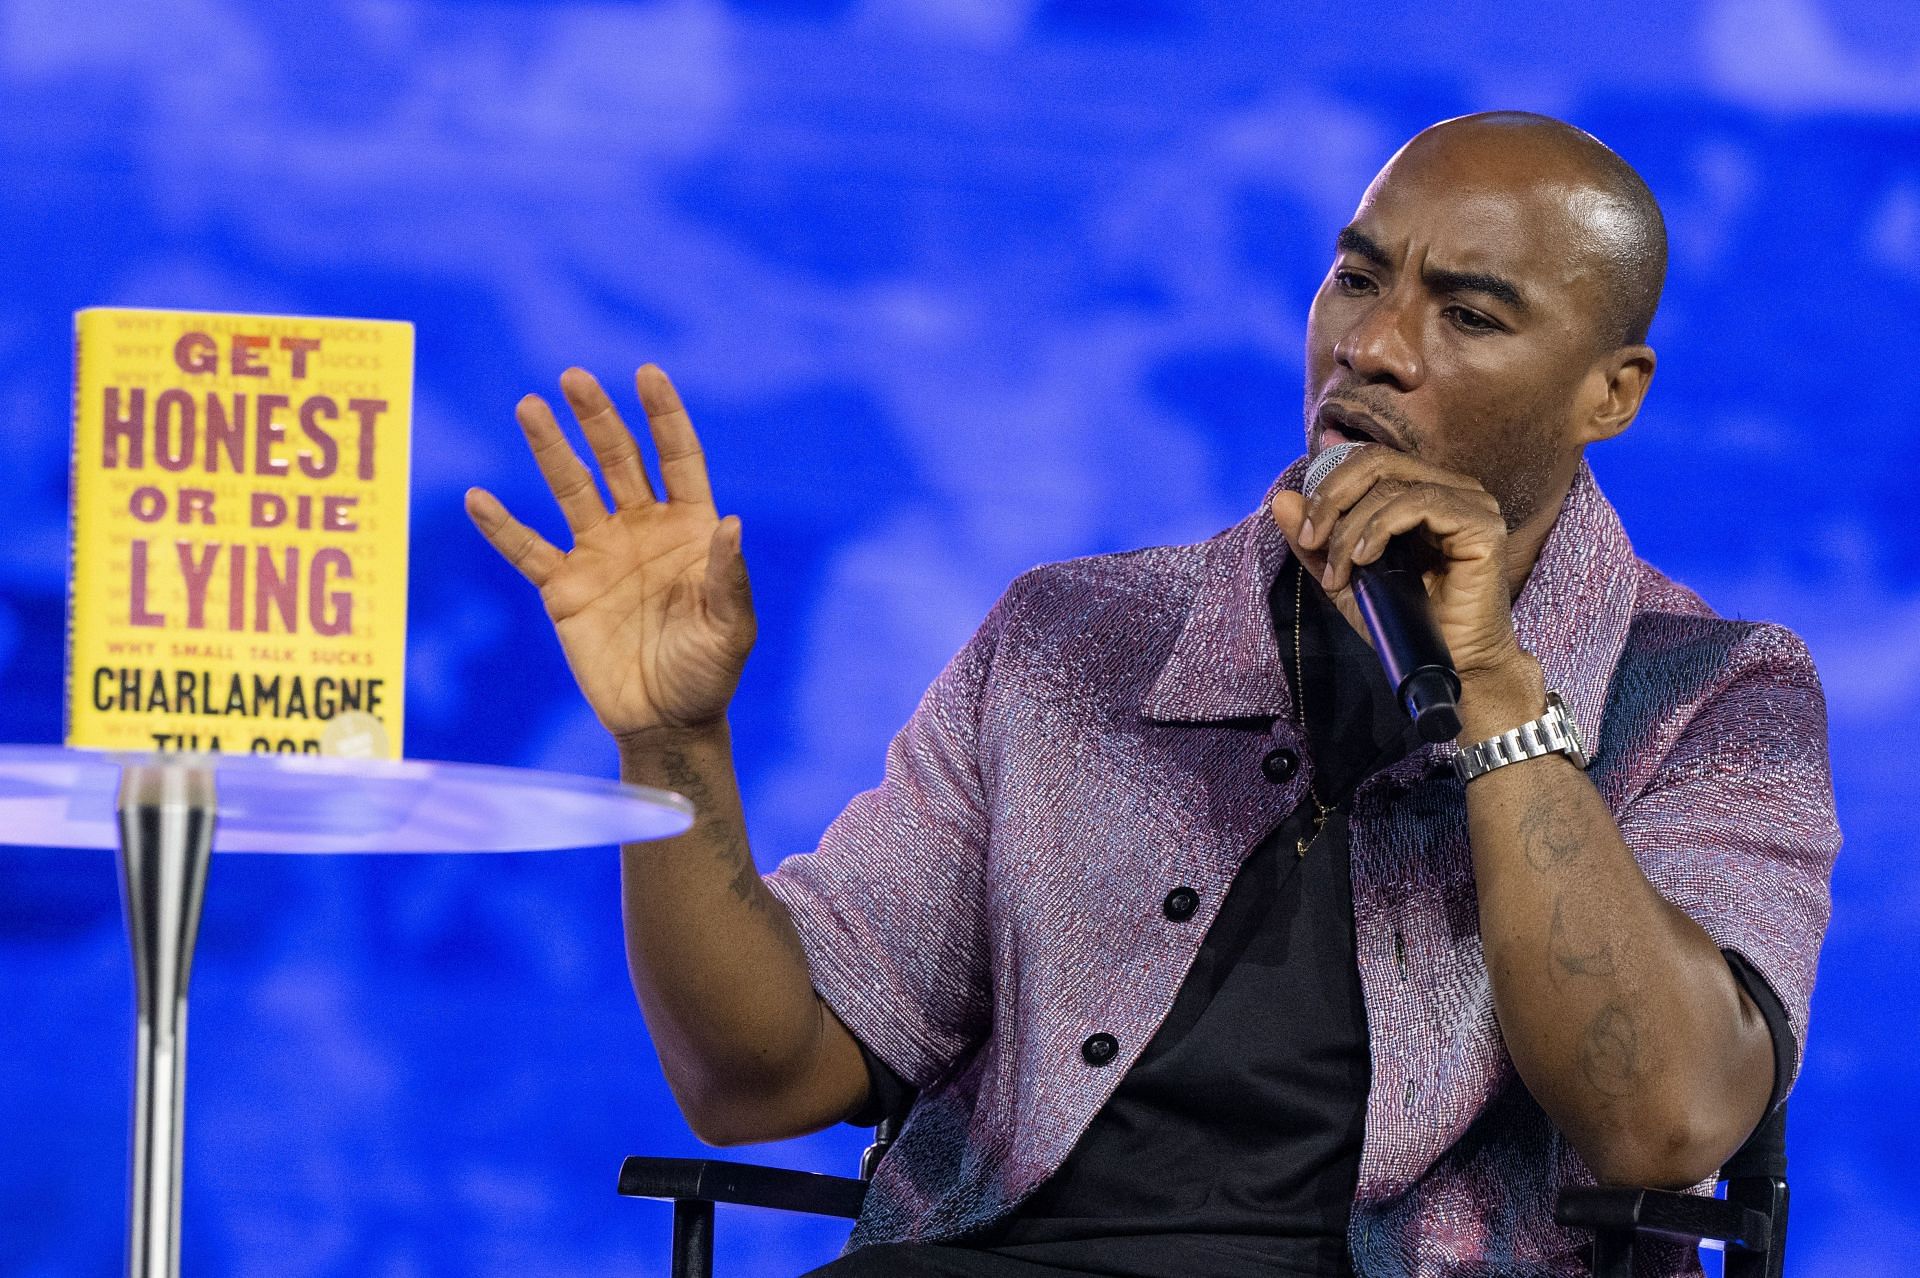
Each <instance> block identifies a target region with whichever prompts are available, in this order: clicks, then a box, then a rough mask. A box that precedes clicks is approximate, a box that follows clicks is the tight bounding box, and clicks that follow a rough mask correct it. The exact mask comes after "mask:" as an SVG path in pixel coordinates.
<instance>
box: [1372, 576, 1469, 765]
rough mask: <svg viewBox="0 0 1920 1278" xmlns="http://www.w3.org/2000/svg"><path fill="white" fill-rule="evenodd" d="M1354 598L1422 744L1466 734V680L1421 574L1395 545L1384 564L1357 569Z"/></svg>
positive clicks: (1448, 739) (1396, 692) (1395, 690)
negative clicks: (1456, 666) (1463, 700)
mask: <svg viewBox="0 0 1920 1278" xmlns="http://www.w3.org/2000/svg"><path fill="white" fill-rule="evenodd" d="M1353 595H1354V598H1355V600H1357V601H1358V603H1359V605H1360V616H1361V618H1362V619H1363V620H1364V621H1365V622H1366V623H1367V633H1368V634H1369V635H1371V636H1372V637H1373V649H1374V651H1375V652H1377V653H1379V654H1380V664H1381V666H1383V667H1384V668H1385V669H1386V672H1387V680H1388V682H1390V683H1391V684H1393V690H1394V694H1395V695H1396V696H1398V697H1399V698H1400V704H1401V705H1402V706H1404V707H1406V711H1407V716H1408V717H1409V718H1410V719H1412V720H1413V726H1414V730H1415V731H1416V732H1418V733H1419V735H1420V739H1421V740H1422V741H1451V740H1452V739H1453V738H1455V737H1457V736H1459V735H1460V711H1459V708H1458V702H1459V700H1460V676H1459V675H1457V674H1455V673H1454V670H1453V655H1452V654H1451V653H1449V652H1448V651H1447V643H1446V640H1444V639H1442V638H1441V637H1440V631H1439V628H1438V627H1436V626H1435V625H1434V624H1433V609H1432V607H1431V606H1430V605H1429V604H1428V602H1427V588H1426V584H1425V582H1424V581H1422V579H1421V574H1420V573H1418V572H1416V571H1414V570H1413V569H1412V568H1411V567H1409V566H1408V565H1407V562H1406V559H1405V557H1404V555H1403V554H1402V553H1401V552H1400V548H1399V547H1398V546H1396V545H1393V544H1392V543H1389V544H1388V546H1387V549H1386V553H1385V554H1383V555H1381V556H1380V558H1379V560H1378V561H1376V562H1374V563H1371V564H1367V565H1364V566H1362V567H1360V568H1357V569H1355V570H1354V574H1353Z"/></svg>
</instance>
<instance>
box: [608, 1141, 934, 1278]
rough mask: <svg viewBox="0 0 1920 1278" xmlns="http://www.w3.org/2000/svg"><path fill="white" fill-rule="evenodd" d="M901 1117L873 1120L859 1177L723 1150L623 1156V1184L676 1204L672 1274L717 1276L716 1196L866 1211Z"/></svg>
mask: <svg viewBox="0 0 1920 1278" xmlns="http://www.w3.org/2000/svg"><path fill="white" fill-rule="evenodd" d="M900 1122H901V1120H900V1119H898V1118H883V1119H881V1120H880V1124H879V1126H877V1127H875V1128H874V1131H873V1144H871V1145H869V1146H867V1152H866V1153H864V1154H862V1155H861V1156H860V1178H859V1179H858V1180H855V1179H853V1178H852V1177H849V1176H823V1175H821V1174H820V1173H818V1172H802V1171H789V1170H786V1169H784V1168H779V1167H756V1166H754V1165H753V1164H751V1163H732V1162H727V1161H726V1160H724V1159H719V1158H647V1157H642V1156H639V1155H636V1156H634V1157H632V1158H629V1159H627V1160H626V1161H624V1162H622V1163H621V1164H620V1192H621V1193H622V1194H624V1195H626V1196H627V1197H628V1198H653V1199H659V1200H662V1201H668V1202H671V1203H672V1204H673V1268H672V1269H671V1270H670V1271H669V1272H670V1273H671V1274H672V1278H713V1208H714V1204H715V1203H733V1204H736V1205H738V1206H742V1207H773V1208H777V1209H779V1210H781V1211H800V1212H806V1213H807V1214H808V1215H810V1216H842V1217H845V1218H846V1219H848V1220H852V1219H853V1218H854V1217H856V1216H858V1215H859V1214H860V1204H861V1203H862V1202H863V1201H865V1199H866V1196H867V1181H869V1180H870V1179H872V1178H873V1169H874V1168H875V1167H877V1166H879V1165H880V1159H881V1158H882V1157H883V1156H884V1155H885V1154H886V1152H887V1147H888V1146H889V1145H891V1144H893V1138H894V1137H895V1136H897V1135H899V1134H900Z"/></svg>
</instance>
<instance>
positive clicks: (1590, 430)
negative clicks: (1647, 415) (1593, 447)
mask: <svg viewBox="0 0 1920 1278" xmlns="http://www.w3.org/2000/svg"><path fill="white" fill-rule="evenodd" d="M1654 362H1655V361H1654V354H1653V347H1651V346H1648V345H1645V344H1644V343H1641V344H1637V345H1633V346H1621V347H1617V348H1615V349H1614V350H1612V351H1610V352H1608V354H1607V355H1606V357H1605V358H1604V359H1601V360H1600V361H1598V362H1597V363H1595V364H1594V366H1593V368H1592V369H1591V370H1589V371H1588V373H1587V381H1586V385H1584V386H1582V387H1581V391H1582V394H1581V401H1582V402H1581V409H1582V412H1581V413H1580V420H1579V422H1578V423H1576V426H1577V429H1578V430H1579V435H1580V438H1579V442H1580V443H1582V444H1593V443H1598V442H1599V441H1600V440H1603V439H1612V438H1613V437H1614V436H1615V435H1618V434H1619V433H1620V432H1621V431H1623V430H1625V429H1626V428H1627V427H1628V426H1630V425H1632V424H1633V419H1634V417H1635V415H1636V414H1638V413H1639V411H1640V403H1641V401H1642V400H1644V399H1645V398H1646V397H1647V386H1648V385H1649V384H1650V383H1651V382H1652V381H1653V366H1654Z"/></svg>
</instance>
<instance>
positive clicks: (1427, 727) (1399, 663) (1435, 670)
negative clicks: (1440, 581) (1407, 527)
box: [1300, 444, 1460, 741]
mask: <svg viewBox="0 0 1920 1278" xmlns="http://www.w3.org/2000/svg"><path fill="white" fill-rule="evenodd" d="M1359 447H1361V445H1359V444H1335V445H1334V446H1333V447H1331V448H1329V449H1326V450H1325V451H1324V452H1322V453H1321V454H1320V455H1319V456H1318V457H1316V458H1314V459H1313V464H1312V465H1310V466H1308V467H1307V474H1306V479H1305V481H1304V482H1303V483H1302V484H1301V486H1300V491H1301V493H1302V494H1304V495H1305V496H1308V497H1311V496H1313V494H1314V491H1315V490H1316V489H1318V488H1319V487H1320V485H1321V484H1322V483H1323V482H1324V481H1325V480H1326V478H1327V476H1328V475H1330V474H1332V473H1333V470H1334V467H1336V466H1338V465H1339V464H1340V463H1341V462H1343V461H1345V460H1346V459H1347V457H1348V456H1349V455H1350V454H1351V453H1352V452H1353V450H1354V449H1356V448H1359ZM1401 543H1402V538H1400V537H1395V538H1394V539H1393V540H1392V541H1390V542H1388V543H1387V548H1386V550H1384V551H1383V552H1382V553H1381V555H1380V558H1379V559H1377V560H1375V561H1374V562H1373V563H1370V564H1356V565H1355V566H1354V569H1353V597H1354V599H1355V600H1356V601H1357V602H1358V603H1359V605H1360V616H1361V619H1362V620H1364V621H1365V622H1366V624H1367V634H1368V635H1369V636H1371V637H1372V639H1373V650H1374V651H1375V652H1376V653H1378V654H1379V656H1380V664H1381V666H1382V667H1384V668H1385V670H1386V672H1387V680H1388V682H1390V683H1392V684H1393V690H1394V693H1395V695H1397V696H1398V697H1399V698H1400V704H1401V705H1402V706H1404V707H1406V711H1407V717H1408V718H1410V719H1412V720H1413V727H1414V731H1416V732H1418V733H1419V734H1420V739H1421V740H1422V741H1451V740H1452V739H1453V738H1455V737H1457V736H1459V735H1460V711H1459V708H1458V704H1457V703H1458V702H1459V700H1460V676H1459V675H1458V674H1456V673H1454V669H1453V655H1452V654H1451V653H1449V652H1448V651H1447V644H1446V640H1444V639H1442V638H1441V637H1440V631H1439V629H1438V628H1436V627H1435V626H1434V624H1433V610H1432V608H1430V607H1429V606H1428V604H1427V587H1426V583H1425V582H1424V581H1422V580H1421V574H1420V571H1419V570H1418V569H1417V568H1415V567H1414V560H1413V558H1412V556H1411V555H1410V554H1409V553H1408V549H1409V548H1408V547H1406V546H1404V545H1402V544H1401Z"/></svg>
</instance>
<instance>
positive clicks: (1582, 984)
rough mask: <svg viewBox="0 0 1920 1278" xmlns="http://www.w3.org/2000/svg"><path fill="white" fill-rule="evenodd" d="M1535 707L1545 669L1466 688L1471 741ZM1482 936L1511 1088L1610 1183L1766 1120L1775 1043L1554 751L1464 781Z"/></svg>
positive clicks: (1531, 713) (1641, 1176)
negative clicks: (1519, 1083)
mask: <svg viewBox="0 0 1920 1278" xmlns="http://www.w3.org/2000/svg"><path fill="white" fill-rule="evenodd" d="M1544 706H1545V687H1544V684H1543V683H1542V681H1541V679H1540V674H1539V668H1538V665H1537V664H1536V663H1534V662H1533V660H1532V659H1531V658H1530V657H1529V658H1527V659H1526V660H1525V662H1524V663H1523V665H1522V666H1521V667H1520V668H1517V669H1516V670H1513V671H1508V672H1503V674H1502V676H1500V677H1498V678H1485V679H1483V680H1482V681H1481V682H1480V683H1479V685H1478V686H1474V685H1473V684H1469V686H1468V687H1467V688H1466V689H1465V690H1464V691H1463V694H1462V697H1461V714H1462V719H1463V721H1464V723H1465V731H1464V732H1463V733H1462V737H1461V739H1462V740H1463V741H1474V740H1480V739H1484V738H1485V737H1489V736H1492V735H1494V734H1495V733H1498V732H1504V731H1506V730H1508V729H1510V728H1513V727H1515V726H1516V725H1518V724H1520V723H1523V722H1525V721H1526V720H1528V719H1531V718H1534V717H1535V716H1537V715H1538V714H1539V713H1540V712H1541V710H1542V708H1543V707H1544ZM1467 814H1468V827H1469V835H1470V838H1471V841H1472V847H1473V863H1474V875H1475V880H1476V884H1477V888H1478V893H1479V904H1480V933H1481V942H1482V945H1483V947H1484V949H1485V954H1486V962H1487V970H1488V973H1489V975H1490V977H1491V979H1492V983H1493V995H1494V1007H1495V1010H1496V1013H1497V1014H1498V1016H1499V1020H1500V1030H1501V1034H1502V1036H1503V1038H1504V1039H1505V1041H1506V1044H1507V1048H1508V1051H1509V1053H1510V1054H1511V1055H1512V1057H1513V1060H1514V1064H1515V1066H1516V1068H1517V1069H1518V1070H1519V1072H1520V1076H1521V1078H1522V1079H1523V1080H1524V1081H1525V1082H1526V1084H1527V1087H1528V1089H1529V1090H1530V1091H1532V1093H1533V1095H1534V1097H1535V1098H1536V1099H1537V1100H1538V1101H1539V1102H1540V1104H1541V1106H1542V1107H1543V1108H1544V1109H1545V1110H1546V1111H1547V1113H1548V1114H1549V1115H1550V1116H1551V1117H1552V1118H1553V1120H1554V1122H1555V1123H1556V1124H1557V1125H1558V1126H1559V1127H1560V1129H1561V1130H1562V1131H1563V1132H1565V1133H1566V1135H1567V1137H1568V1139H1569V1140H1571V1141H1572V1142H1573V1145H1574V1147H1575V1148H1576V1149H1577V1150H1579V1151H1580V1153H1581V1155H1582V1156H1583V1157H1584V1158H1585V1159H1586V1160H1587V1162H1588V1164H1589V1165H1590V1166H1592V1167H1593V1169H1594V1171H1595V1173H1596V1174H1597V1175H1599V1176H1600V1177H1601V1179H1603V1180H1610V1181H1625V1182H1635V1183H1664V1184H1675V1185H1680V1184H1689V1183H1692V1182H1694V1181H1697V1180H1700V1179H1703V1178H1704V1177H1706V1176H1709V1175H1711V1174H1712V1173H1713V1172H1714V1171H1715V1170H1716V1169H1717V1168H1718V1166H1719V1162H1720V1160H1721V1159H1723V1158H1725V1157H1726V1156H1727V1155H1728V1154H1730V1153H1732V1152H1733V1150H1734V1148H1736V1147H1737V1146H1738V1145H1739V1143H1740V1141H1741V1140H1742V1139H1744V1138H1745V1136H1746V1134H1747V1132H1748V1131H1749V1130H1751V1128H1752V1127H1753V1125H1754V1124H1755V1123H1756V1122H1757V1121H1758V1119H1759V1117H1760V1112H1761V1109H1762V1107H1763V1106H1764V1104H1765V1100H1766V1096H1767V1094H1768V1091H1769V1080H1770V1077H1771V1073H1772V1053H1771V1044H1770V1041H1769V1040H1768V1037H1767V1033H1766V1029H1765V1025H1764V1022H1763V1021H1762V1020H1761V1018H1760V1016H1759V1014H1758V1012H1757V1011H1756V1010H1755V1009H1754V1007H1753V1006H1752V1004H1751V1002H1750V1001H1749V1000H1748V999H1747V998H1746V996H1745V994H1744V993H1743V992H1742V991H1741V990H1740V988H1739V985H1738V983H1737V982H1736V981H1735V980H1734V978H1733V975H1732V973H1731V971H1730V970H1729V969H1728V966H1727V963H1726V961H1725V959H1724V957H1723V956H1722V955H1721V954H1720V952H1719V950H1718V948H1717V947H1716V946H1715V945H1714V943H1713V941H1712V939H1711V938H1710V937H1708V936H1707V934H1706V933H1705V932H1704V931H1703V930H1702V929H1701V928H1700V927H1699V926H1698V925H1697V924H1695V923H1694V922H1693V921H1692V920H1691V919H1689V918H1688V917H1687V916H1686V915H1685V914H1683V913H1682V912H1681V911H1680V910H1679V909H1677V908H1675V907H1674V906H1673V905H1672V904H1670V903H1669V902H1667V901H1666V900H1665V899H1664V898H1662V897H1661V896H1660V894H1659V892H1658V891H1657V890H1656V889H1655V888H1654V887H1653V885H1652V884H1651V883H1649V882H1648V881H1647V878H1646V876H1645V875H1644V874H1642V873H1641V871H1640V868H1639V866H1638V864H1637V863H1636V862H1635V861H1634V859H1633V854H1632V853H1631V851H1630V850H1629V849H1628V848H1627V846H1626V844H1625V843H1624V842H1623V841H1622V839H1621V837H1620V833H1619V829H1618V827H1617V826H1616V824H1615V822H1614V819H1613V815H1612V813H1611V812H1610V811H1608V809H1607V806H1606V803H1605V801H1604V800H1602V798H1601V797H1600V795H1599V793H1598V792H1597V791H1596V790H1595V789H1594V788H1593V785H1592V784H1591V783H1590V782H1589V781H1588V780H1587V778H1586V776H1585V775H1584V774H1583V773H1581V772H1580V770H1579V769H1578V768H1576V767H1574V766H1573V764H1572V762H1571V761H1570V760H1568V759H1567V758H1565V757H1564V756H1562V755H1549V756H1546V757H1543V758H1540V759H1534V760H1529V761H1527V762H1523V763H1516V764H1512V765H1510V766H1507V767H1503V768H1499V769H1496V770H1495V771H1493V772H1490V773H1487V774H1486V775H1484V776H1482V777H1479V778H1477V779H1475V780H1474V781H1473V782H1472V783H1471V784H1470V785H1469V786H1468V787H1467Z"/></svg>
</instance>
